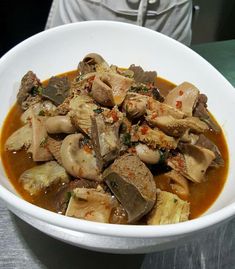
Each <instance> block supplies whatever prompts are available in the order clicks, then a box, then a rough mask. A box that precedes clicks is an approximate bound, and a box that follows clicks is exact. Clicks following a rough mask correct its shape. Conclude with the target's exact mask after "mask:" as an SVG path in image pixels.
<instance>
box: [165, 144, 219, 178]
mask: <svg viewBox="0 0 235 269" xmlns="http://www.w3.org/2000/svg"><path fill="white" fill-rule="evenodd" d="M181 152H182V153H179V154H177V155H176V156H172V157H170V158H168V159H167V164H168V165H169V166H170V167H171V168H172V169H174V170H175V171H177V172H179V173H180V174H182V175H183V176H184V177H186V178H187V179H189V180H191V181H193V182H196V183H200V182H202V181H203V179H204V175H205V173H206V170H207V168H208V167H209V166H210V164H211V162H212V161H213V160H214V159H215V154H214V152H212V151H211V150H209V149H206V148H202V147H199V146H196V145H190V144H185V145H181Z"/></svg>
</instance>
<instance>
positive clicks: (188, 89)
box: [164, 82, 199, 117]
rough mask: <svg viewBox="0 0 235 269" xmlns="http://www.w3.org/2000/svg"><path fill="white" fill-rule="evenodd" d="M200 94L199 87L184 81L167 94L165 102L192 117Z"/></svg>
mask: <svg viewBox="0 0 235 269" xmlns="http://www.w3.org/2000/svg"><path fill="white" fill-rule="evenodd" d="M198 96H199V90H198V88H196V87H195V86H194V85H193V84H191V83H189V82H183V83H182V84H180V85H179V86H177V87H175V88H174V89H173V90H171V91H170V92H169V93H168V94H167V96H166V97H165V101H164V103H165V104H168V105H169V106H172V107H174V108H176V109H179V110H180V111H182V112H183V113H185V115H186V116H189V117H191V116H192V113H193V109H194V107H195V105H196V103H197V99H198Z"/></svg>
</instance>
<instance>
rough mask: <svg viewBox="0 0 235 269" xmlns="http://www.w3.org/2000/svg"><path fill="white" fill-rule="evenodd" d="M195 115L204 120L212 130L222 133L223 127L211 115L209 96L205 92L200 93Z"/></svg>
mask: <svg viewBox="0 0 235 269" xmlns="http://www.w3.org/2000/svg"><path fill="white" fill-rule="evenodd" d="M193 115H194V116H195V117H198V118H199V119H201V120H202V121H204V122H205V123H206V124H208V126H209V127H210V129H211V130H213V131H214V132H215V133H220V132H221V129H220V126H219V125H218V124H217V122H216V121H215V120H214V119H213V117H212V116H211V115H210V113H209V111H208V110H207V96H206V95H205V94H199V97H198V101H197V104H196V106H195V108H194V111H193Z"/></svg>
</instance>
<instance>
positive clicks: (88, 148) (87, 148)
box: [83, 145, 92, 153]
mask: <svg viewBox="0 0 235 269" xmlns="http://www.w3.org/2000/svg"><path fill="white" fill-rule="evenodd" d="M83 149H84V150H85V151H86V152H87V153H91V152H92V150H91V148H90V147H89V146H88V145H84V146H83Z"/></svg>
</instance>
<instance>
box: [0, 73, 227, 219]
mask: <svg viewBox="0 0 235 269" xmlns="http://www.w3.org/2000/svg"><path fill="white" fill-rule="evenodd" d="M62 75H63V76H64V75H65V74H62ZM62 75H61V76H62ZM76 75H77V72H76V71H71V72H67V73H66V76H67V77H68V78H69V79H71V80H72V79H73V78H75V77H76ZM46 83H47V81H45V82H44V85H45V84H46ZM157 86H158V88H159V90H160V92H161V93H162V94H163V95H166V93H167V92H169V91H170V90H171V89H173V88H174V87H175V84H173V83H171V82H169V81H167V80H165V79H162V78H157ZM21 113H22V111H21V109H20V107H19V105H17V104H15V105H14V106H13V107H12V108H11V110H10V111H9V113H8V115H7V117H6V119H5V122H4V124H3V128H2V130H3V131H2V134H1V141H0V142H1V143H0V145H1V159H2V163H3V166H4V168H5V172H6V175H7V177H8V178H9V180H10V181H11V183H12V184H13V186H14V187H15V189H16V191H17V192H18V193H19V194H20V195H21V196H22V197H23V198H24V199H25V200H27V201H29V202H30V203H33V204H36V205H38V206H40V207H43V208H46V209H48V210H51V211H55V212H58V211H57V210H56V208H57V207H56V198H57V197H58V193H59V192H60V190H59V191H58V190H56V191H53V188H50V191H48V190H47V191H45V192H44V193H41V194H40V195H37V196H34V197H33V196H30V195H29V194H28V193H27V192H26V191H25V190H24V189H23V187H22V185H21V184H20V182H19V180H18V179H19V177H20V175H21V174H22V173H23V172H24V171H25V170H27V169H29V168H31V167H33V166H35V165H36V163H35V162H33V160H32V158H31V156H30V155H29V154H27V153H26V151H24V150H21V151H18V152H11V151H5V150H4V144H5V142H6V140H7V138H8V137H9V136H10V135H11V134H12V133H13V132H14V131H15V130H17V129H18V128H19V127H21V126H22V123H21V121H20V115H21ZM207 137H208V138H210V139H211V140H212V141H214V142H216V145H217V146H218V148H219V150H220V152H221V154H222V157H223V159H224V161H225V165H224V166H222V167H219V168H216V169H209V170H208V171H207V173H206V180H205V181H204V182H202V183H200V184H196V183H192V182H190V183H189V189H190V197H189V199H188V200H189V202H190V208H191V213H190V219H193V218H196V217H198V216H200V215H201V214H202V213H204V212H205V211H206V210H207V209H208V208H209V207H210V206H211V205H212V204H213V202H214V201H215V200H216V198H217V197H218V196H219V194H220V192H221V191H222V189H223V186H224V183H225V181H226V178H227V171H228V150H227V145H226V141H225V138H224V136H223V134H222V133H221V134H215V133H212V132H209V133H208V134H207ZM155 181H156V184H157V187H159V188H161V189H162V190H167V191H171V189H170V187H169V185H168V184H166V181H165V180H164V177H163V176H161V175H160V176H157V177H155ZM60 189H63V186H61V188H60ZM58 213H60V212H58Z"/></svg>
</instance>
